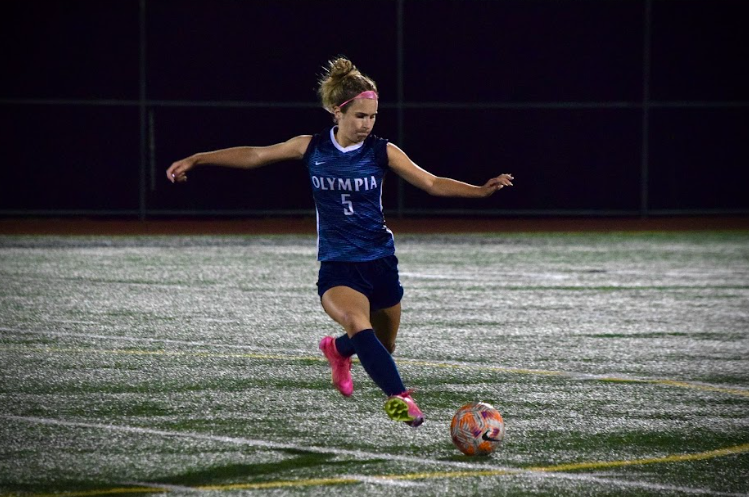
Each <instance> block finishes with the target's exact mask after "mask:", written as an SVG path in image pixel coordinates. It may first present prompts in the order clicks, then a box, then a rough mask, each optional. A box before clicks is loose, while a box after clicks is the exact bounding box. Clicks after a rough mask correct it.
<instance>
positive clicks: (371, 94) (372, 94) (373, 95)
mask: <svg viewBox="0 0 749 497" xmlns="http://www.w3.org/2000/svg"><path fill="white" fill-rule="evenodd" d="M358 98H366V99H367V100H377V92H376V91H372V90H367V91H363V92H361V93H360V94H358V95H357V96H355V97H354V98H349V99H348V100H346V101H345V102H343V103H342V104H341V105H339V106H338V108H339V109H340V108H342V107H343V106H344V105H346V104H347V103H349V102H351V101H352V100H356V99H358Z"/></svg>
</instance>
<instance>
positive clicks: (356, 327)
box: [339, 312, 371, 336]
mask: <svg viewBox="0 0 749 497" xmlns="http://www.w3.org/2000/svg"><path fill="white" fill-rule="evenodd" d="M339 322H340V323H341V326H343V328H344V329H345V330H346V333H348V334H349V336H353V335H355V334H356V333H358V332H360V331H362V330H365V329H367V328H370V327H371V325H370V324H369V321H368V320H367V318H366V317H365V316H362V315H361V314H360V313H357V312H345V313H343V314H342V315H341V316H340V320H339Z"/></svg>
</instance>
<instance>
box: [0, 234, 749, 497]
mask: <svg viewBox="0 0 749 497" xmlns="http://www.w3.org/2000/svg"><path fill="white" fill-rule="evenodd" d="M396 243H397V245H398V256H399V258H400V261H401V264H400V270H401V280H402V282H403V284H404V287H405V288H406V295H405V297H404V301H403V305H404V313H403V323H402V327H401V332H400V336H399V338H398V346H397V350H396V354H395V358H396V361H397V363H398V364H399V367H400V369H401V373H402V376H403V378H404V380H405V383H406V384H407V385H408V386H409V387H415V388H416V389H417V393H416V394H415V397H416V399H417V400H418V402H419V405H420V406H421V408H422V409H423V410H424V411H425V414H426V416H427V422H426V423H425V424H424V425H423V426H422V427H420V428H419V429H416V430H414V429H411V428H409V427H408V426H405V425H403V424H397V423H393V422H392V421H390V420H389V419H387V417H386V416H385V414H384V412H383V411H382V402H383V400H384V399H383V395H382V394H381V392H379V390H378V389H377V388H376V387H375V386H374V385H373V384H372V382H371V381H370V380H369V379H368V378H367V377H366V375H365V374H364V372H363V370H362V368H361V366H360V365H358V364H355V365H354V370H353V374H354V381H355V385H356V391H355V394H354V396H353V397H352V398H349V399H346V398H343V397H341V396H340V395H339V394H338V393H337V392H336V391H335V390H334V389H333V388H332V387H331V386H330V383H329V382H330V378H329V370H328V368H327V365H326V363H325V362H324V361H323V360H322V357H321V356H320V354H319V352H318V351H317V342H318V341H319V339H320V337H322V336H323V335H326V334H330V335H335V334H337V333H338V332H339V331H338V329H337V327H336V325H335V324H334V323H332V322H331V321H330V320H329V318H328V317H327V316H326V315H325V314H324V312H323V311H322V309H321V308H320V306H319V302H318V298H317V295H316V292H315V280H316V270H317V265H316V263H315V252H314V250H315V249H314V246H315V241H314V238H312V237H306V236H264V237H261V236H257V237H239V236H230V237H208V236H205V237H41V236H38V237H0V281H2V283H0V361H1V363H2V368H1V369H0V495H11V494H13V495H15V494H18V495H35V496H39V495H44V494H63V495H69V496H72V495H86V496H88V495H92V496H93V495H119V494H122V495H147V494H149V493H163V492H171V493H172V494H175V495H179V494H183V493H184V494H187V493H189V492H190V491H191V490H202V491H203V492H208V493H215V494H222V495H224V494H227V495H228V494H233V493H248V494H253V495H254V494H256V493H261V494H263V495H346V494H349V493H350V492H360V493H363V494H366V495H391V494H393V492H397V493H398V494H399V495H404V496H409V495H414V496H429V495H687V494H688V495H692V494H704V495H721V494H725V495H735V494H738V495H744V494H747V493H748V492H749V483H747V482H748V481H749V354H748V352H749V233H744V232H725V233H720V232H701V233H667V234H666V233H663V234H657V233H609V234H501V235H500V234H498V235H460V236H457V235H455V236H448V235H443V236H437V235H434V236H427V235H420V236H416V235H411V236H406V235H404V236H397V235H396ZM474 400H483V401H487V402H490V403H492V404H494V405H495V406H496V407H497V408H499V409H500V411H501V412H502V413H503V415H504V417H505V422H506V429H507V435H506V438H505V441H504V443H503V446H502V447H501V449H500V450H499V451H498V452H497V453H495V454H494V455H493V456H492V457H490V458H483V459H476V458H469V457H466V456H463V455H461V454H460V453H459V452H458V451H457V450H456V449H455V448H454V447H453V446H452V444H451V442H450V439H449V433H448V426H449V421H450V418H451V417H452V414H453V413H454V412H455V410H456V409H457V408H458V407H459V406H460V405H462V404H463V403H465V402H468V401H474Z"/></svg>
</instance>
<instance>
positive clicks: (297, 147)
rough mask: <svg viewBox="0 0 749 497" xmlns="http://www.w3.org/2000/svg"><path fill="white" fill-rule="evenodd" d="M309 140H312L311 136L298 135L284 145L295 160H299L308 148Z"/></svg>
mask: <svg viewBox="0 0 749 497" xmlns="http://www.w3.org/2000/svg"><path fill="white" fill-rule="evenodd" d="M310 140H312V135H299V136H295V137H294V138H291V139H289V140H288V141H286V142H285V143H284V145H286V146H287V147H288V149H289V151H290V152H293V153H294V155H295V158H296V159H301V158H302V157H304V153H305V152H306V151H307V147H309V142H310Z"/></svg>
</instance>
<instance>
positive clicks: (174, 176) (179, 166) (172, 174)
mask: <svg viewBox="0 0 749 497" xmlns="http://www.w3.org/2000/svg"><path fill="white" fill-rule="evenodd" d="M193 167H195V160H194V159H193V158H192V157H188V158H187V159H182V160H178V161H177V162H175V163H173V164H172V165H171V166H169V169H167V170H166V178H167V179H168V180H169V181H171V182H172V183H183V182H185V181H187V171H189V170H190V169H192V168H193Z"/></svg>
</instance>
